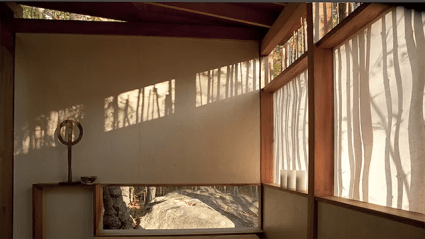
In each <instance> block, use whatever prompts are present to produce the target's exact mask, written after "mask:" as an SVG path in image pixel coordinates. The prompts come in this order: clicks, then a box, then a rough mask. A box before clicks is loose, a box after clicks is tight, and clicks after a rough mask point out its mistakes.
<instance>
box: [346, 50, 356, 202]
mask: <svg viewBox="0 0 425 239" xmlns="http://www.w3.org/2000/svg"><path fill="white" fill-rule="evenodd" d="M345 51H346V53H345V56H346V66H347V72H346V74H347V75H346V76H347V81H346V91H347V138H348V140H347V144H348V145H347V148H348V159H349V162H350V187H349V190H348V192H349V198H353V193H354V182H355V181H354V174H355V168H354V160H355V159H354V150H353V128H352V122H351V121H352V119H351V118H352V117H351V103H350V102H351V86H350V73H351V72H350V68H351V67H350V55H351V48H350V44H349V43H348V42H347V43H346V44H345Z"/></svg>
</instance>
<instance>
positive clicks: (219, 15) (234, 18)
mask: <svg viewBox="0 0 425 239" xmlns="http://www.w3.org/2000/svg"><path fill="white" fill-rule="evenodd" d="M133 4H135V5H136V6H137V5H138V3H135V2H133ZM143 4H150V5H154V6H159V7H164V8H169V9H174V10H179V11H185V12H190V13H195V14H199V15H204V16H210V17H215V18H220V19H224V20H229V21H233V22H238V23H244V24H247V25H251V26H256V27H264V28H271V27H272V25H270V24H267V23H266V21H261V22H260V20H259V19H258V17H257V19H255V20H254V19H252V18H250V19H249V18H248V17H242V16H237V13H235V14H230V15H229V14H223V12H221V13H219V12H218V11H216V10H211V11H209V12H208V11H206V10H202V9H196V8H195V7H190V8H189V6H184V5H183V6H176V4H186V3H171V2H170V3H165V2H164V3H158V2H143ZM173 4H174V5H173ZM205 4H215V3H205ZM227 4H228V3H227ZM236 8H237V7H235V9H236ZM247 11H249V10H248V9H243V10H239V12H243V14H242V15H250V14H247ZM251 15H252V16H256V15H258V13H257V12H254V11H253V13H252V14H251Z"/></svg>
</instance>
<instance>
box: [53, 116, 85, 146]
mask: <svg viewBox="0 0 425 239" xmlns="http://www.w3.org/2000/svg"><path fill="white" fill-rule="evenodd" d="M66 124H71V125H75V126H77V127H78V129H79V130H80V135H79V136H78V138H77V139H76V140H74V141H65V140H64V139H63V138H62V135H61V129H62V127H63V126H65V125H66ZM57 134H58V139H59V141H60V142H61V143H62V144H65V145H67V146H72V145H76V144H77V143H78V142H80V140H81V138H82V137H83V127H82V126H81V124H80V123H79V122H77V121H74V120H64V121H62V123H60V125H59V127H58V132H57Z"/></svg>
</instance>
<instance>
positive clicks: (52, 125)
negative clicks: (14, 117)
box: [14, 105, 84, 155]
mask: <svg viewBox="0 0 425 239" xmlns="http://www.w3.org/2000/svg"><path fill="white" fill-rule="evenodd" d="M83 109H84V105H75V106H71V107H68V108H65V109H63V110H58V111H50V112H49V113H47V114H41V115H39V116H38V117H36V118H35V119H34V120H32V121H30V122H27V123H25V124H24V125H23V126H21V127H20V129H18V130H17V131H16V132H15V147H14V151H15V152H14V154H15V155H18V154H28V152H29V151H31V150H36V149H42V148H48V147H55V146H56V145H57V143H58V141H57V139H55V137H56V134H55V133H56V128H57V127H58V126H59V124H60V123H61V122H62V121H63V120H66V119H70V120H76V121H81V119H83V118H84V112H83Z"/></svg>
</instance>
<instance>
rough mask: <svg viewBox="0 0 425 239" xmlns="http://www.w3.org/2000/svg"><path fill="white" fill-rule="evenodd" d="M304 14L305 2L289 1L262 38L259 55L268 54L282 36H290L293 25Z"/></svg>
mask: <svg viewBox="0 0 425 239" xmlns="http://www.w3.org/2000/svg"><path fill="white" fill-rule="evenodd" d="M305 14H306V3H289V4H288V5H287V6H286V7H285V9H283V11H282V13H281V14H280V15H279V17H278V18H277V19H276V21H275V23H274V24H273V26H272V27H271V28H270V30H269V31H268V32H267V34H266V35H265V36H264V38H263V39H262V41H261V55H262V56H267V55H269V54H270V52H272V51H273V49H274V48H275V47H276V46H277V45H278V44H279V43H280V42H281V41H282V40H283V39H284V38H287V37H288V36H291V35H292V32H293V30H294V26H295V25H296V24H297V23H298V22H299V21H300V18H301V17H302V16H304V15H305Z"/></svg>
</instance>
